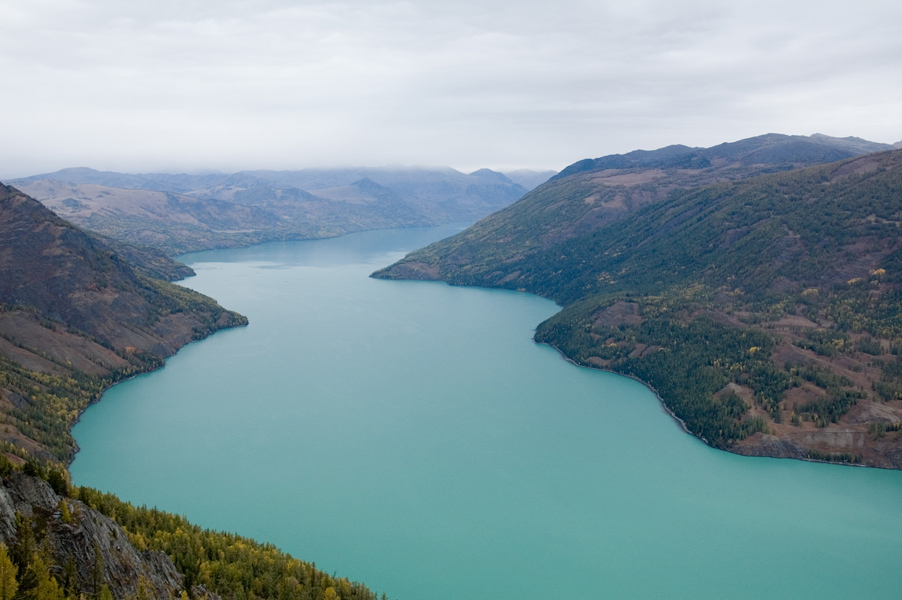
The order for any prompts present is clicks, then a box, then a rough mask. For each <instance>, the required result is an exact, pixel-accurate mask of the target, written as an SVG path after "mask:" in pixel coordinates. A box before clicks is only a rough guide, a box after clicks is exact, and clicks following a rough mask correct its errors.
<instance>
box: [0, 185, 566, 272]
mask: <svg viewBox="0 0 902 600" xmlns="http://www.w3.org/2000/svg"><path fill="white" fill-rule="evenodd" d="M512 175H513V176H514V178H516V179H517V180H519V181H522V182H523V183H524V184H525V186H524V185H521V184H520V183H517V182H516V181H514V180H513V179H511V178H509V177H507V176H506V175H504V174H503V173H498V172H496V171H491V170H489V169H480V170H478V171H475V172H473V173H470V174H465V173H461V172H459V171H456V170H454V169H451V168H416V167H414V168H352V169H306V170H301V171H243V172H239V173H233V174H223V173H208V174H201V175H189V174H167V173H144V174H131V173H115V172H109V171H96V170H93V169H88V168H70V169H63V170H60V171H57V172H54V173H47V174H41V175H35V176H32V177H26V178H23V179H18V180H15V181H12V182H10V183H11V184H13V185H15V186H16V187H17V188H18V189H21V190H22V191H24V192H25V193H27V194H29V195H31V196H32V197H34V198H36V199H38V200H39V201H41V202H42V203H44V204H45V205H46V206H48V207H49V208H51V209H52V210H54V211H55V212H56V213H57V214H59V215H60V216H62V217H64V218H66V219H69V220H71V221H72V222H73V223H76V224H77V225H80V226H82V227H85V228H87V229H90V230H93V231H97V232H99V233H102V234H104V235H107V236H109V237H111V238H113V239H116V240H119V241H122V242H125V243H131V244H139V245H144V246H149V247H153V248H157V249H159V250H162V251H164V252H166V253H168V254H171V255H175V254H180V253H183V252H189V251H193V250H204V249H209V248H223V247H237V246H247V245H250V244H256V243H261V242H267V241H281V240H299V239H312V238H323V237H331V236H335V235H342V234H346V233H352V232H354V231H362V230H366V229H382V228H391V227H420V226H429V225H439V224H443V223H450V222H473V221H476V220H478V219H480V218H482V217H484V216H486V215H488V214H490V213H492V212H495V211H496V210H498V209H500V208H503V207H505V206H507V205H509V204H510V203H512V202H514V201H515V200H517V199H518V198H520V197H521V196H522V195H523V194H525V193H526V192H527V190H528V189H530V187H527V186H531V187H534V186H535V185H538V184H539V183H541V182H542V181H545V180H547V179H548V178H549V177H551V176H552V175H554V172H553V171H546V172H535V171H528V170H520V171H516V172H513V173H512Z"/></svg>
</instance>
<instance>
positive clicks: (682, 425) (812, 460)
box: [533, 338, 898, 471]
mask: <svg viewBox="0 0 902 600" xmlns="http://www.w3.org/2000/svg"><path fill="white" fill-rule="evenodd" d="M533 343H534V344H536V345H539V346H548V347H549V348H554V350H555V351H557V353H558V356H560V357H561V358H562V359H564V360H565V361H567V362H568V363H570V364H571V365H574V366H576V367H579V368H581V369H591V370H593V371H600V372H602V373H610V374H612V375H617V376H618V377H626V378H627V379H632V380H633V381H636V382H638V383H641V384H642V385H643V386H645V387H646V388H648V390H650V391H651V392H652V393H653V394H654V395H655V398H657V400H658V404H659V405H660V406H661V408H663V409H664V412H665V413H667V414H668V415H670V417H671V418H672V419H673V420H674V421H676V422H677V423H678V424H679V426H680V429H682V430H683V432H684V433H687V434H689V435H691V436H692V437H694V438H695V439H697V440H700V441H701V442H703V443H704V444H705V446H707V447H708V448H710V449H712V450H718V451H721V452H728V453H730V454H733V455H735V456H742V457H745V458H771V459H777V460H798V461H801V462H810V463H820V464H824V465H834V466H840V467H859V468H864V469H881V470H884V471H898V469H890V468H887V467H880V466H877V465H865V464H856V463H850V462H835V461H830V460H821V459H817V458H796V457H793V456H769V455H750V454H741V453H739V452H733V451H732V450H730V449H729V448H715V447H714V446H712V445H711V444H710V442H708V440H707V439H705V438H704V437H703V436H700V435H696V434H694V433H692V432H691V431H689V428H688V427H686V422H685V421H683V419H681V418H679V417H678V416H676V414H674V412H673V411H672V410H671V409H670V407H669V406H667V403H666V402H664V399H663V398H662V397H661V394H659V393H658V390H656V389H655V388H654V386H652V385H651V384H649V383H647V382H645V381H642V380H641V379H639V378H638V377H636V376H635V375H628V374H626V373H618V372H617V371H612V370H610V369H602V368H599V367H593V366H591V365H582V364H580V363H578V362H576V361H575V360H573V359H572V358H570V357H569V356H567V355H566V354H564V353H563V352H562V351H561V349H560V348H558V347H557V346H556V345H554V344H551V343H547V342H537V341H535V338H533Z"/></svg>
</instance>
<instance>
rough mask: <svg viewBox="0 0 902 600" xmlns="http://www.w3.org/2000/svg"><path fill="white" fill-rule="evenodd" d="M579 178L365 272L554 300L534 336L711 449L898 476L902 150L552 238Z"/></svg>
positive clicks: (704, 189)
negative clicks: (607, 373)
mask: <svg viewBox="0 0 902 600" xmlns="http://www.w3.org/2000/svg"><path fill="white" fill-rule="evenodd" d="M565 173H566V171H565ZM582 176H583V174H582V173H579V172H578V173H576V174H574V175H571V176H569V177H568V176H565V177H562V178H560V179H558V180H555V181H552V182H549V183H548V184H546V185H545V186H542V187H540V188H539V189H537V190H535V191H534V192H532V193H531V194H528V195H527V196H526V197H524V198H523V199H522V200H521V201H520V202H518V203H516V204H515V205H513V206H511V207H509V208H507V209H505V210H503V211H500V212H499V213H496V214H495V215H492V216H490V217H488V218H487V219H484V220H483V221H481V222H480V223H477V224H476V225H474V226H473V227H472V228H470V229H468V230H466V231H464V232H462V233H461V234H459V235H457V236H455V237H452V238H449V239H447V240H443V241H441V242H438V243H437V244H433V245H432V246H430V247H428V248H425V249H423V250H419V251H417V252H414V253H412V254H410V255H409V256H407V257H406V258H405V259H404V260H403V261H401V262H400V263H398V264H396V265H393V266H392V267H389V268H388V269H385V270H383V271H381V272H378V273H377V274H376V276H377V277H410V278H417V277H419V278H433V279H438V278H440V279H444V280H446V281H448V282H450V283H453V284H456V285H477V286H485V287H503V288H508V289H515V290H523V291H528V292H531V293H536V294H540V295H542V296H545V297H548V298H552V299H554V300H556V301H557V302H559V303H560V304H562V305H564V309H563V310H562V311H561V312H560V313H559V314H558V315H556V316H555V317H552V318H551V319H549V320H548V321H546V322H545V323H543V324H541V325H540V326H539V328H538V330H537V333H536V339H537V340H538V341H540V342H545V343H549V344H552V345H554V346H556V347H557V348H559V349H560V350H561V351H562V352H563V353H564V354H565V355H566V356H568V357H569V358H571V359H573V360H574V361H576V362H578V363H580V364H584V365H589V366H595V367H600V368H605V369H610V370H614V371H617V372H621V373H625V374H629V375H633V376H636V377H638V378H640V379H642V380H643V381H646V382H648V383H650V384H651V385H652V386H653V387H654V388H655V389H657V390H658V392H659V393H660V395H661V397H662V399H663V401H664V403H665V404H666V405H667V406H668V408H670V409H671V410H672V411H673V413H674V414H675V416H677V417H678V418H679V419H681V420H682V421H683V422H684V423H685V426H686V427H687V428H688V430H689V431H690V432H692V433H694V434H696V435H698V436H700V437H702V438H704V439H705V440H706V441H708V442H709V443H710V444H712V445H714V446H716V447H721V448H729V449H732V450H734V451H737V452H742V453H750V454H765V455H776V456H793V457H796V458H818V459H828V460H838V461H843V462H863V463H865V464H871V465H876V466H883V467H891V468H902V440H900V434H899V433H898V431H899V423H900V422H902V401H900V398H902V378H900V376H902V366H900V365H902V361H900V360H899V359H897V356H896V353H897V352H898V351H899V349H900V348H902V287H900V283H902V238H900V234H899V228H898V227H899V223H900V222H902V216H900V215H902V152H899V151H894V152H884V153H877V154H871V155H867V156H864V157H860V158H856V159H849V160H845V161H840V162H836V163H831V164H828V165H823V166H816V167H809V168H804V169H799V170H792V171H788V172H783V173H775V174H769V175H761V176H757V177H751V178H747V179H741V180H738V181H729V182H720V183H715V184H711V185H706V186H701V187H697V188H695V189H688V190H673V191H671V192H670V195H669V196H668V197H667V198H665V199H663V200H658V201H655V202H650V203H648V204H646V205H644V206H642V207H639V208H638V209H636V210H634V211H633V212H632V213H631V214H630V218H629V219H615V220H612V221H611V222H609V223H606V224H603V225H600V226H596V227H594V228H592V229H591V230H587V231H584V232H579V233H573V234H571V235H569V236H565V237H558V238H557V239H553V240H551V239H549V232H550V231H563V230H565V229H566V227H567V224H569V225H570V226H572V224H573V221H572V219H568V217H567V216H566V215H565V216H562V213H563V211H566V210H567V208H568V207H573V206H575V205H577V204H578V203H579V202H582V203H591V202H592V198H591V197H583V198H582V199H581V198H580V193H581V192H580V190H579V183H578V180H579V178H580V177H582ZM559 209H560V210H559ZM756 434H757V435H756ZM838 434H842V435H838Z"/></svg>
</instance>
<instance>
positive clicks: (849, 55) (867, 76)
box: [0, 0, 902, 178]
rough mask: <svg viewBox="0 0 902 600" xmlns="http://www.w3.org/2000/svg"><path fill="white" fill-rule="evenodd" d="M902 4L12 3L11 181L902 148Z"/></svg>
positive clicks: (4, 50)
mask: <svg viewBox="0 0 902 600" xmlns="http://www.w3.org/2000/svg"><path fill="white" fill-rule="evenodd" d="M900 30H902V2H899V1H898V0H891V1H890V0H887V1H876V0H858V1H856V2H851V3H850V2H848V1H847V0H844V1H842V2H839V1H833V0H820V1H818V2H813V1H811V0H807V1H804V2H798V1H795V0H754V1H745V0H729V1H718V2H714V1H709V0H681V1H680V2H674V1H673V0H632V1H630V2H625V1H620V2H609V1H607V0H595V1H574V0H559V1H558V2H549V1H548V0H541V1H535V0H518V1H516V2H514V1H508V0H480V1H479V2H475V1H473V2H471V1H467V0H465V1H453V0H446V1H433V0H428V1H427V0H413V1H409V2H388V1H382V0H367V1H357V0H349V1H342V2H326V1H319V0H308V1H288V0H244V1H227V0H218V1H207V0H152V1H145V0H129V1H123V0H83V1H80V0H0V74H2V78H3V79H2V92H0V178H12V177H16V176H25V175H31V174H35V173H40V172H47V171H53V170H56V169H59V168H63V167H70V166H88V167H93V168H97V169H110V170H119V171H155V170H156V171H196V170H204V169H219V170H223V171H235V170H240V169H249V168H273V169H294V168H303V167H309V166H348V165H359V166H382V165H399V164H404V165H449V166H453V167H455V168H459V169H461V170H465V171H469V170H473V169H476V168H479V167H490V168H496V169H512V168H519V167H526V168H554V169H560V168H563V167H564V166H566V165H568V164H570V163H572V162H574V161H576V160H579V159H581V158H586V157H597V156H602V155H605V154H611V153H619V152H627V151H630V150H634V149H637V148H644V149H653V148H657V147H661V146H665V145H668V144H673V143H682V144H687V145H693V146H710V145H713V144H717V143H720V142H723V141H733V140H737V139H741V138H744V137H749V136H753V135H758V134H762V133H767V132H779V133H795V134H806V135H807V134H811V133H816V132H820V133H826V134H828V135H835V136H848V135H855V136H859V137H863V138H866V139H870V140H874V141H879V142H889V143H892V142H896V141H899V140H900V139H902V33H900Z"/></svg>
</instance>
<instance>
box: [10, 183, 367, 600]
mask: <svg viewBox="0 0 902 600" xmlns="http://www.w3.org/2000/svg"><path fill="white" fill-rule="evenodd" d="M131 257H133V258H134V259H135V260H137V261H139V262H138V263H137V264H135V263H132V262H131V260H130V258H131ZM185 269H187V267H184V265H179V264H178V263H175V262H174V261H172V260H171V259H169V258H166V257H165V256H163V255H161V254H159V253H154V252H151V251H145V250H140V249H136V248H130V247H127V246H123V245H120V244H117V243H114V242H113V243H111V242H110V241H109V240H105V239H103V238H101V237H99V236H97V235H95V234H90V233H87V232H85V231H82V230H80V229H79V228H77V227H75V226H73V225H72V224H70V223H68V222H66V221H64V220H62V219H61V218H59V217H58V216H57V215H55V214H54V213H53V212H51V211H50V210H48V209H47V208H45V207H44V206H43V205H41V204H40V203H39V202H37V201H36V200H34V199H32V198H29V197H28V196H26V195H25V194H23V193H21V192H20V191H19V190H17V189H15V188H12V187H9V186H5V185H2V184H0V419H2V421H3V426H2V428H0V589H2V590H3V592H2V594H3V595H4V597H15V598H48V599H54V600H62V599H63V598H64V597H66V598H78V597H92V598H100V599H103V600H108V599H109V600H111V599H112V598H176V597H181V598H187V597H188V594H190V596H191V597H193V598H208V599H209V600H217V599H218V598H220V597H223V598H249V597H255V598H272V599H275V598H290V599H296V600H303V599H304V598H332V599H337V598H339V597H340V598H345V599H348V600H354V599H356V600H376V595H375V594H374V593H372V592H371V591H369V590H368V589H367V588H366V587H365V586H363V585H361V584H358V583H353V582H351V581H349V580H347V579H343V578H339V577H336V576H334V575H329V574H327V573H324V572H322V571H319V570H317V569H316V568H315V566H314V565H312V564H310V563H305V562H302V561H299V560H297V559H294V558H292V557H291V556H289V555H287V554H284V553H282V552H280V551H278V550H277V549H276V548H274V547H273V546H271V545H268V544H260V543H258V542H255V541H253V540H250V539H247V538H243V537H241V536H238V535H235V534H227V533H220V532H215V531H209V530H204V529H201V528H200V527H198V526H196V525H193V524H191V523H190V522H188V521H187V520H186V519H184V518H183V517H179V516H176V515H172V514H167V513H165V512H162V511H159V510H157V509H155V508H154V509H149V508H147V507H134V506H132V505H130V504H127V503H125V502H122V501H121V500H119V499H118V498H116V497H115V496H112V495H109V494H103V493H101V492H98V491H96V490H92V489H89V488H75V487H73V486H72V485H71V484H70V482H69V478H68V474H67V473H66V471H65V467H64V465H66V464H67V463H68V462H69V461H70V460H71V459H72V457H73V455H74V453H75V450H76V447H75V443H74V440H72V437H71V435H70V429H71V427H72V425H73V424H74V422H75V420H76V419H77V418H78V416H79V414H80V413H81V411H82V410H84V409H85V408H86V407H87V406H88V404H90V403H91V402H93V401H95V400H97V399H98V398H99V396H100V394H101V393H102V392H103V390H105V389H106V388H108V387H109V386H110V385H112V384H114V383H116V382H117V381H121V380H123V379H124V378H127V377H130V376H132V375H134V374H137V373H141V372H145V371H148V370H150V369H154V368H157V367H159V366H162V364H163V359H164V358H165V357H167V356H169V355H171V354H172V353H174V352H175V351H176V350H177V349H178V348H179V347H181V346H183V345H184V344H186V343H188V342H190V341H192V340H196V339H200V338H203V337H205V336H207V335H209V334H210V333H212V332H213V331H215V330H217V329H221V328H224V327H233V326H238V325H243V324H246V322H247V320H246V319H245V318H244V317H242V316H241V315H238V314H236V313H234V312H231V311H228V310H225V309H224V308H222V307H221V306H219V305H218V304H216V302H215V301H214V300H212V299H211V298H207V297H205V296H202V295H201V294H198V293H196V292H193V291H191V290H188V289H185V288H182V287H178V286H175V285H172V284H171V283H169V282H168V281H165V280H164V279H170V278H174V277H178V276H180V275H184V274H185ZM188 272H190V269H188ZM154 273H156V274H158V276H159V275H162V276H163V278H164V279H159V278H155V277H154V276H153V274H154ZM198 427H203V424H202V423H200V424H198Z"/></svg>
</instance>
